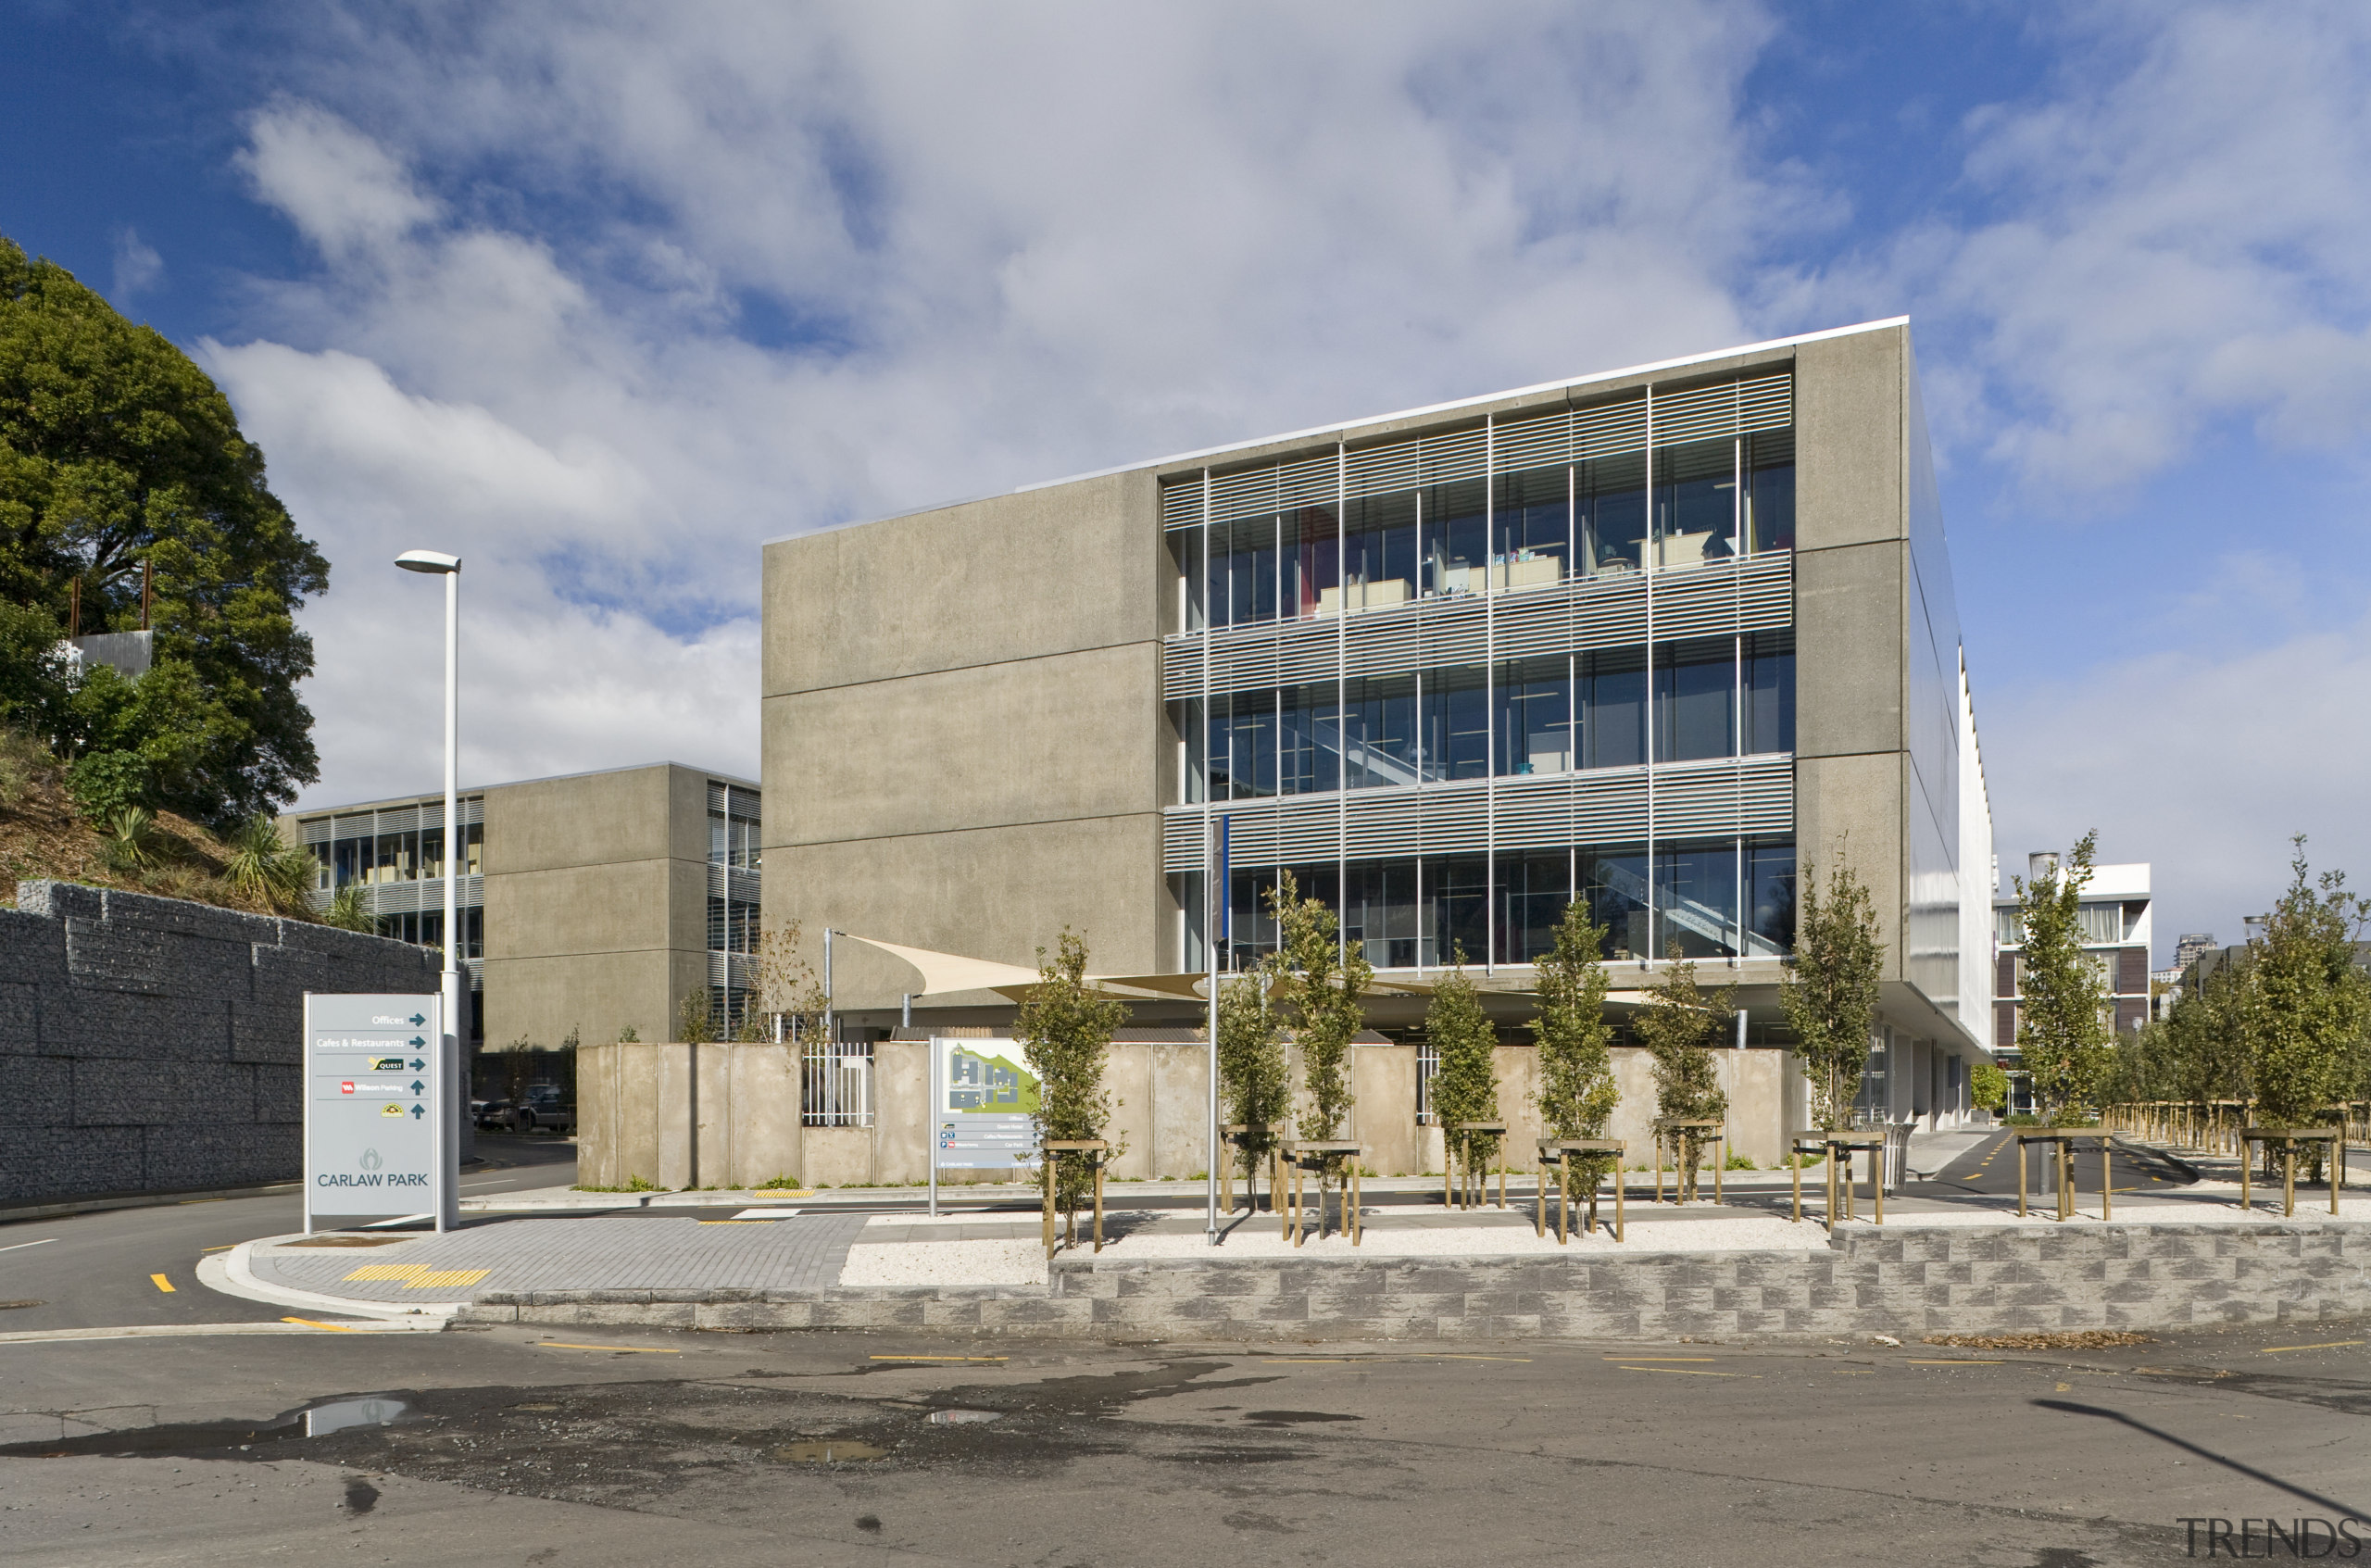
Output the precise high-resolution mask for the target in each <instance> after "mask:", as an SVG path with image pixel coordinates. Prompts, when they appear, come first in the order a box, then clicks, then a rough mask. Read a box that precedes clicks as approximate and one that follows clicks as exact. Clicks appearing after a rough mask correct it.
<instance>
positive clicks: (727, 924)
mask: <svg viewBox="0 0 2371 1568" xmlns="http://www.w3.org/2000/svg"><path fill="white" fill-rule="evenodd" d="M708 950H709V952H711V953H754V952H756V951H757V950H758V906H757V905H756V904H754V903H751V902H750V901H749V900H747V899H746V898H726V897H721V896H720V895H718V894H713V893H711V894H709V900H708Z"/></svg>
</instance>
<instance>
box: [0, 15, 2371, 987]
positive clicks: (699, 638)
mask: <svg viewBox="0 0 2371 1568" xmlns="http://www.w3.org/2000/svg"><path fill="white" fill-rule="evenodd" d="M1882 14H1883V15H1884V17H1885V19H1886V20H1885V25H1883V26H1882V27H1878V26H1873V25H1871V19H1872V16H1873V12H1872V11H1871V9H1870V8H1869V7H1867V6H1859V5H1846V4H1841V3H1820V4H1805V5H1797V6H1753V5H1745V4H1734V5H1732V4H1686V3H1676V4H1662V5H1654V6H1644V5H1641V6H1587V7H1578V6H1549V5H1537V6H1535V5H1521V4H1505V5H1494V6H1387V5H1386V6H1329V5H1323V4H1308V5H1298V6H1267V5H1248V4H1246V5H1229V4H1209V5H1199V6H1171V7H1155V6H1059V5H1042V4H1011V5H1002V6H953V5H938V4H922V3H913V4H900V5H885V6H884V5H843V6H796V5H786V4H764V5H757V4H751V5H734V4H723V3H713V4H702V3H696V0H684V3H682V4H675V5H670V6H664V7H659V6H643V7H629V6H595V5H573V6H571V5H558V4H539V5H533V6H529V5H523V4H517V5H513V4H499V3H490V4H483V5H470V6H463V5H458V4H419V5H412V6H400V5H354V6H230V7H221V8H210V7H207V6H202V5H197V6H193V5H177V6H140V5H123V4H118V5H107V4H85V5H78V6H66V5H53V4H46V3H44V0H18V3H17V4H16V5H14V6H10V7H9V8H8V9H7V11H6V16H5V19H0V133H5V135H6V139H7V144H8V145H9V147H10V148H11V157H9V158H8V159H6V160H5V162H4V163H0V232H5V233H6V234H7V235H8V236H9V237H11V238H13V239H15V240H16V241H17V242H18V243H19V244H20V245H24V246H25V247H26V248H27V249H28V250H31V251H33V252H36V253H39V254H42V255H45V256H48V257H52V258H53V259H55V260H57V261H59V262H61V263H63V264H65V265H66V266H68V267H69V268H71V269H73V270H74V271H75V272H76V273H77V274H78V275H80V276H81V277H82V278H83V279H84V280H85V281H86V282H91V283H92V284H94V286H96V287H98V288H100V289H101V290H103V291H104V292H106V293H107V295H109V297H110V298H112V299H113V300H115V302H116V303H117V304H118V305H119V307H121V308H123V309H124V310H125V311H126V312H127V313H129V314H131V315H132V316H133V317H135V318H137V319H143V320H149V321H151V322H153V323H154V324H155V325H156V326H157V327H158V328H159V329H160V330H161V331H163V332H166V333H167V334H168V335H169V336H170V337H172V338H173V339H174V340H175V341H176V342H178V343H180V344H182V345H184V346H186V347H187V348H189V350H190V351H191V352H192V353H193V354H194V355H196V356H197V357H198V358H200V360H201V362H203V363H205V364H206V365H207V368H208V369H209V370H211V371H212V372H213V373H214V374H215V375H216V377H217V378H218V380H220V382H221V383H222V384H223V386H224V388H225V389H226V391H228V392H229V393H230V395H232V400H233V402H234V403H235V404H236V405H237V407H238V408H239V412H240V417H241V419H242V420H243V422H244V424H245V428H246V430H247V433H249V435H250V436H252V437H253V438H255V439H256V440H257V441H258V442H259V443H260V444H261V445H263V446H264V448H265V451H266V453H267V454H268V456H269V458H270V461H271V465H272V474H273V483H274V484H275V487H276V488H277V489H278V490H279V491H280V493H281V494H282V496H283V498H285V499H286V500H288V501H289V503H290V505H291V506H292V508H294V509H295V511H296V513H297V515H298V517H299V519H300V520H301V521H303V523H304V524H305V526H306V527H307V530H308V531H309V532H311V533H313V534H314V536H316V537H317V538H319V539H320V540H321V541H322V543H323V545H324V546H325V548H327V550H328V551H329V553H330V555H331V558H332V563H333V567H334V574H333V580H332V591H331V593H330V594H329V595H327V596H324V597H323V598H322V599H321V600H320V601H319V602H318V603H317V604H315V605H314V606H312V607H310V608H308V610H307V625H308V627H309V628H310V629H311V631H312V632H313V633H314V636H315V638H316V640H317V643H318V645H319V649H320V673H319V675H318V676H317V677H316V679H315V680H314V682H313V683H312V684H311V686H310V688H309V696H310V700H311V701H312V703H313V706H314V708H315V710H316V712H317V714H318V715H319V717H320V729H319V737H320V744H321V749H322V759H323V777H322V780H321V783H320V785H319V786H317V788H316V789H315V790H314V791H313V792H312V795H311V797H310V798H311V799H314V800H316V801H327V800H331V799H335V798H353V797H358V796H365V795H375V794H386V793H394V792H396V791H400V790H407V789H411V788H415V787H420V786H422V785H424V784H429V783H431V782H433V776H434V771H435V759H433V757H430V756H428V755H426V754H424V753H423V752H422V751H421V750H420V746H419V745H418V737H419V736H420V735H422V734H430V733H433V729H432V728H431V727H430V726H429V725H428V723H427V716H428V714H429V711H430V705H431V704H432V703H433V700H434V692H433V682H431V681H427V680H422V681H419V682H409V683H407V682H404V681H402V680H399V679H391V678H390V672H391V671H399V670H401V669H403V668H405V667H406V666H407V665H410V666H415V667H420V669H421V672H422V674H423V675H425V674H427V673H428V671H427V670H426V668H425V664H426V661H428V660H430V659H433V640H432V639H431V638H430V637H429V636H428V635H426V634H425V633H424V631H423V626H422V624H421V618H422V617H425V616H430V615H431V614H432V612H433V605H431V604H430V603H429V599H428V596H427V595H426V594H425V592H424V591H423V590H422V589H421V588H420V585H419V584H418V583H413V582H411V581H409V580H408V579H399V578H398V575H397V574H396V573H394V572H393V571H386V570H383V562H384V561H385V560H386V558H388V557H389V556H390V555H392V554H393V553H394V552H395V550H396V549H399V548H402V547H405V546H409V545H416V544H418V545H436V546H444V547H449V548H453V549H456V550H458V551H459V552H460V553H462V554H463V555H465V556H466V557H468V558H470V563H471V571H470V577H469V579H468V588H467V591H468V594H469V606H470V620H469V628H470V630H469V638H470V645H469V659H470V672H471V676H472V682H471V688H470V711H469V717H470V735H471V737H472V739H471V742H470V755H469V757H468V758H467V771H468V772H469V773H470V774H471V775H472V776H475V777H480V778H486V779H494V778H503V777H517V776H524V775H530V774H534V773H545V772H558V771H573V770H576V769H581V768H588V767H598V766H603V765H607V764H610V763H614V762H621V761H630V760H640V759H646V758H650V757H657V756H673V757H679V758H682V759H685V760H690V761H695V762H699V763H704V764H708V765H712V766H721V767H729V768H735V769H738V770H741V771H754V770H755V766H756V727H755V715H756V645H757V627H756V621H755V609H756V605H755V576H756V573H755V560H756V546H757V543H758V541H759V540H760V539H763V538H766V537H771V536H773V535H776V534H781V533H791V532H796V531H798V530H801V529H806V528H812V527H820V526H828V525H830V524H833V523H835V522H840V521H848V520H850V519H854V518H863V517H871V516H878V515H883V514H885V513H890V512H895V511H897V510H901V509H905V508H911V507H914V506H918V505H923V504H927V503H930V502H933V501H937V500H943V499H946V498H948V497H951V496H956V495H972V494H979V493H982V492H985V491H990V490H994V489H997V488H1001V487H1005V486H1009V485H1010V484H1014V483H1022V482H1025V481H1028V480H1032V479H1041V478H1047V477H1051V476H1054V475H1058V474H1061V473H1067V472H1073V471H1078V470H1087V469H1093V468H1098V467H1103V466H1107V465H1110V464H1114V463H1120V462H1125V461H1128V460H1131V459H1136V458H1145V457H1149V456H1152V455H1156V454H1159V453H1162V452H1168V451H1175V450H1181V449H1186V448H1190V447H1194V446H1198V445H1206V444H1211V443H1216V442H1223V441H1227V440H1233V439H1238V438H1243V437H1248V436H1252V435H1256V434H1259V433H1262V432H1265V431H1271V430H1278V429H1289V428H1298V427H1302V426H1307V425H1312V424H1317V423H1321V422H1324V421H1326V420H1336V419H1340V418H1344V417H1348V416H1352V415H1356V414H1361V413H1367V412H1377V411H1383V410H1386V409H1390V408H1400V407H1407V406H1412V405H1418V404H1425V403H1432V402H1437V401H1442V400H1445V399H1449V398H1453V397H1458V396H1462V395H1473V394H1478V393H1483V392H1487V391H1490V390H1492V389H1495V388H1499V387H1503V386H1509V385H1517V384H1524V383H1532V382H1537V381H1542V380H1549V379H1553V378H1556V377H1560V376H1565V375H1572V374H1578V373H1582V372H1586V371H1589V370H1602V369H1607V368H1612V367H1614V366H1618V365H1623V364H1630V363H1637V362H1641V361H1647V360H1652V359H1657V358H1667V357H1672V356H1676V355H1682V354H1687V353H1690V352H1694V351H1699V350H1705V349H1711V348H1716V347H1719V346H1722V345H1726V344H1732V343H1738V342H1745V341H1750V340H1755V339H1760V338H1765V337H1771V336H1776V335H1781V334H1784V333H1788V332H1800V331H1807V330H1814V329H1818V328H1821V327H1826V326H1832V325H1837V324H1840V323H1844V322H1849V321H1854V320H1869V319H1873V318H1876V317H1882V316H1889V315H1894V314H1907V315H1909V316H1910V317H1911V318H1912V320H1913V328H1914V331H1915V332H1916V335H1917V342H1918V347H1919V354H1920V363H1921V369H1922V376H1923V381H1924V385H1925V392H1926V405H1927V409H1928V414H1929V417H1930V419H1931V420H1932V421H1933V425H1934V435H1935V439H1936V443H1937V448H1938V459H1939V461H1940V464H1941V468H1942V484H1943V494H1944V506H1945V512H1946V517H1947V520H1948V523H1949V527H1950V532H1951V545H1952V552H1953V561H1954V567H1955V571H1956V575H1957V579H1958V585H1959V592H1960V596H1961V620H1962V623H1963V628H1964V630H1965V633H1966V636H1967V638H1968V645H1969V659H1970V663H1971V667H1972V670H1973V672H1974V679H1975V683H1976V703H1977V716H1978V722H1979V725H1980V728H1981V734H1982V739H1983V746H1984V753H1985V759H1986V763H1987V769H1988V775H1989V782H1990V786H1991V792H1992V799H1993V808H1994V817H1995V824H1996V829H1997V831H1998V834H1999V837H2000V843H2001V851H2002V859H2003V861H2004V863H2006V864H2010V865H2014V864H2016V863H2019V861H2020V859H2021V857H2022V854H2023V852H2024V850H2025V849H2026V848H2028V847H2046V846H2051V845H2056V844H2063V843H2064V842H2066V841H2068V840H2070V839H2072V838H2073V837H2074V836H2075V835H2076V834H2078V833H2080V832H2081V831H2082V830H2083V829H2085V828H2087V827H2092V826H2096V827H2098V828H2099V829H2100V830H2101V846H2102V853H2103V857H2104V858H2106V859H2148V860H2151V861H2153V862H2154V863H2155V865H2156V868H2157V870H2156V875H2157V885H2158V889H2159V893H2160V897H2161V905H2160V923H2159V927H2158V929H2159V934H2160V940H2159V947H2160V951H2161V953H2162V952H2164V951H2165V950H2167V949H2169V947H2170V944H2171V939H2172V936H2173V935H2174V934H2175V933H2176V932H2177V931H2181V930H2192V929H2196V930H2212V931H2214V932H2216V933H2218V934H2219V935H2223V936H2224V937H2225V938H2226V939H2231V938H2234V937H2236V936H2237V935H2239V915H2240V914H2241V913H2243V912H2246V911H2249V910H2252V909H2259V908H2261V907H2263V906H2264V904H2265V903H2266V902H2268V900H2269V898H2270V897H2271V896H2272V895H2273V893H2274V892H2275V891H2276V888H2277V883H2278V881H2279V880H2280V879H2281V877H2282V875H2283V870H2284V863H2285V859H2286V844H2287V838H2288V835H2289V834H2291V833H2294V832H2304V833H2307V834H2311V836H2312V850H2313V854H2314V856H2315V859H2316V861H2317V862H2319V863H2323V864H2336V865H2353V866H2356V867H2359V868H2362V869H2363V871H2364V874H2365V875H2371V856H2366V855H2365V849H2366V848H2371V830H2366V829H2365V826H2364V825H2363V822H2362V818H2363V813H2362V811H2361V810H2360V809H2359V807H2358V806H2357V805H2356V801H2357V797H2359V795H2360V793H2361V785H2360V781H2361V780H2362V779H2363V777H2364V776H2365V771H2366V769H2367V768H2371V739H2366V726H2365V722H2364V720H2363V717H2362V710H2363V706H2364V696H2365V690H2366V687H2371V657H2366V654H2365V632H2366V630H2371V622H2366V618H2365V592H2364V591H2365V577H2366V572H2365V560H2366V552H2365V521H2364V506H2363V494H2364V478H2365V474H2364V465H2365V456H2366V440H2365V433H2366V432H2365V420H2366V414H2371V332H2367V330H2366V325H2367V324H2366V321H2365V313H2366V307H2365V301H2366V300H2371V289H2366V288H2365V283H2366V282H2371V278H2366V277H2365V273H2366V272H2371V243H2366V242H2371V233H2366V232H2365V231H2366V230H2371V200H2366V199H2365V198H2366V196H2371V191H2366V189H2365V185H2366V183H2371V156H2366V155H2371V110H2366V108H2365V106H2364V104H2363V102H2362V101H2361V100H2362V99H2363V98H2364V96H2365V95H2364V94H2361V92H2360V90H2359V87H2360V83H2361V82H2363V81H2364V80H2365V76H2366V73H2365V64H2366V63H2367V62H2366V60H2365V55H2366V45H2371V13H2366V12H2364V11H2363V10H2362V9H2361V8H2360V7H2354V6H2339V5H2327V6H2316V5H2310V4H2299V5H2292V6H2280V7H2264V6H2236V5H2232V6H2226V5H2197V6H2182V5H2173V4H2166V5H2145V6H2144V5H2117V4H2100V5H2070V6H2051V7H2032V8H2027V7H2018V6H2006V5H1995V4H1988V3H1968V4H1958V5H1954V4H1949V3H1938V4H1935V5H1931V6H1910V7H1892V8H1888V9H1887V10H1886V11H1885V12H1883V13H1882Z"/></svg>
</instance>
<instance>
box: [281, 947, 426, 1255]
mask: <svg viewBox="0 0 2371 1568" xmlns="http://www.w3.org/2000/svg"><path fill="white" fill-rule="evenodd" d="M451 1054H452V1053H451V1047H450V1046H449V1044H448V1043H447V1041H446V1040H445V1021H444V1012H443V999H442V998H441V997H435V996H433V995H432V996H425V997H405V996H376V995H363V996H324V995H313V994H309V993H308V994H307V996H306V997H305V1229H306V1230H307V1232H310V1231H311V1230H312V1228H313V1221H314V1217H315V1216H316V1215H321V1216H328V1215H334V1216H336V1217H338V1218H339V1219H342V1220H343V1219H393V1218H397V1217H400V1216H403V1215H411V1214H420V1215H427V1216H430V1217H432V1218H434V1219H436V1220H438V1222H439V1223H438V1227H437V1228H439V1229H440V1230H441V1229H443V1228H445V1222H446V1221H447V1220H448V1219H449V1218H450V1217H451V1215H450V1208H451V1205H452V1204H453V1202H454V1200H455V1199H456V1198H458V1192H457V1189H456V1186H455V1183H454V1176H455V1174H456V1169H455V1167H456V1160H457V1149H456V1146H455V1143H454V1127H453V1114H452V1099H451V1097H450V1094H449V1085H451V1084H452V1082H453V1078H452V1062H451Z"/></svg>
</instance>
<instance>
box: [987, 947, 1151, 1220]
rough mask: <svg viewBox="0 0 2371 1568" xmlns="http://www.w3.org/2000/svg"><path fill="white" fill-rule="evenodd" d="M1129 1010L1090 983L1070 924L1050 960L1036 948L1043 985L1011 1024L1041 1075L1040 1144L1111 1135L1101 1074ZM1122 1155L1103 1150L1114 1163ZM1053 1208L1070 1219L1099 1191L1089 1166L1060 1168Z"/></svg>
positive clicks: (1077, 1163)
mask: <svg viewBox="0 0 2371 1568" xmlns="http://www.w3.org/2000/svg"><path fill="white" fill-rule="evenodd" d="M1127 1017H1128V1009H1127V1004H1126V1003H1124V1002H1123V1001H1121V1000H1120V999H1119V998H1118V997H1112V996H1110V995H1107V994H1106V993H1104V992H1103V991H1102V990H1100V989H1098V987H1096V986H1094V985H1089V984H1088V983H1087V979H1086V942H1085V938H1083V937H1081V936H1078V935H1075V934H1073V932H1072V930H1071V928H1070V927H1069V926H1064V927H1062V934H1061V935H1060V937H1058V938H1057V939H1056V944H1055V952H1054V956H1053V957H1052V958H1050V959H1049V958H1048V957H1047V956H1046V949H1045V948H1043V947H1040V948H1038V949H1037V984H1036V985H1032V986H1031V987H1030V988H1029V993H1028V995H1027V996H1026V997H1024V998H1023V999H1022V1003H1021V1010H1020V1012H1019V1013H1018V1014H1017V1015H1016V1016H1015V1018H1014V1020H1013V1030H1012V1033H1013V1037H1014V1038H1015V1039H1016V1040H1017V1041H1019V1042H1020V1045H1021V1048H1022V1055H1023V1056H1024V1057H1025V1059H1026V1060H1028V1063H1029V1070H1030V1071H1031V1072H1032V1073H1035V1074H1036V1075H1037V1137H1038V1140H1039V1141H1040V1142H1046V1141H1054V1142H1062V1143H1071V1142H1081V1141H1085V1140H1091V1139H1095V1138H1100V1137H1103V1136H1104V1135H1105V1134H1104V1127H1105V1125H1106V1124H1107V1123H1110V1120H1111V1097H1110V1095H1108V1094H1106V1093H1105V1092H1104V1089H1103V1068H1104V1063H1105V1061H1106V1060H1108V1059H1109V1056H1110V1049H1111V1032H1112V1031H1113V1030H1115V1029H1117V1028H1119V1027H1120V1025H1121V1024H1122V1023H1123V1022H1127ZM1121 1152H1122V1150H1121V1149H1120V1148H1116V1147H1115V1148H1111V1149H1109V1150H1107V1151H1106V1152H1105V1155H1104V1158H1105V1159H1106V1160H1111V1159H1116V1158H1117V1157H1118V1156H1119V1155H1120V1153H1121ZM1057 1171H1058V1173H1059V1174H1058V1178H1057V1180H1056V1182H1055V1186H1054V1206H1055V1207H1056V1208H1058V1209H1060V1210H1061V1211H1062V1212H1063V1214H1064V1215H1065V1216H1071V1217H1073V1229H1075V1218H1074V1217H1075V1215H1076V1213H1077V1210H1078V1206H1079V1204H1080V1203H1081V1201H1083V1200H1084V1199H1085V1198H1086V1197H1087V1195H1088V1194H1089V1193H1090V1192H1092V1191H1093V1189H1094V1185H1095V1184H1094V1177H1093V1176H1092V1174H1091V1173H1090V1172H1089V1169H1088V1166H1087V1163H1086V1161H1085V1160H1077V1159H1069V1160H1061V1161H1060V1162H1059V1163H1058V1165H1057Z"/></svg>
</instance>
